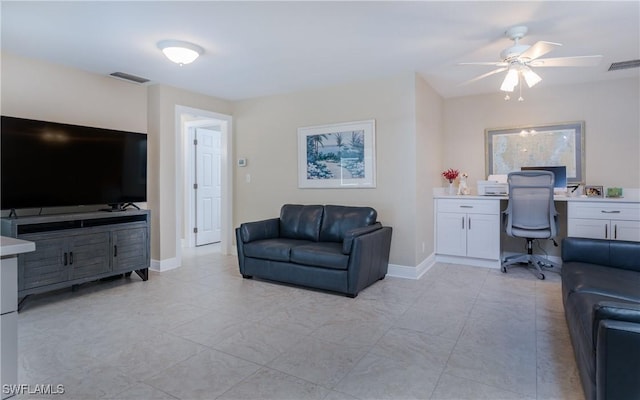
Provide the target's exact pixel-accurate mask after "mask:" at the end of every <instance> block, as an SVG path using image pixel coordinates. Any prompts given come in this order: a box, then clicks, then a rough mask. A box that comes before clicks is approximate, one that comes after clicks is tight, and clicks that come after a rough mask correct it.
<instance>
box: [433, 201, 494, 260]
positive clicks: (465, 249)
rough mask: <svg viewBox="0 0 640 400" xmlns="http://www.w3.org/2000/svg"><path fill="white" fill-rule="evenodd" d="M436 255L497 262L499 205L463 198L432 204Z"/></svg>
mask: <svg viewBox="0 0 640 400" xmlns="http://www.w3.org/2000/svg"><path fill="white" fill-rule="evenodd" d="M436 254H438V255H444V256H456V257H465V258H467V259H484V260H492V261H496V260H499V259H500V202H499V201H495V200H478V199H471V198H468V199H464V198H439V199H437V200H436Z"/></svg>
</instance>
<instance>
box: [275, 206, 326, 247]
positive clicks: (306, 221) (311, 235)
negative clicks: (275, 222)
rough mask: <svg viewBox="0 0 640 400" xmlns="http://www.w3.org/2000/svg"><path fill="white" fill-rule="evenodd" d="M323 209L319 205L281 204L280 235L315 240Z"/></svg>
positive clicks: (317, 236) (318, 233)
mask: <svg viewBox="0 0 640 400" xmlns="http://www.w3.org/2000/svg"><path fill="white" fill-rule="evenodd" d="M323 211H324V210H323V207H322V206H320V205H311V206H305V205H301V204H285V205H283V206H282V208H281V209H280V237H281V238H287V239H299V240H312V241H314V242H317V241H318V239H319V236H320V223H321V221H322V213H323Z"/></svg>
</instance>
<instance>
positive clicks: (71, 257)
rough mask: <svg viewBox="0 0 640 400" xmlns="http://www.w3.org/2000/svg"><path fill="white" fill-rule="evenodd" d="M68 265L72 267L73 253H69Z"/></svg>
mask: <svg viewBox="0 0 640 400" xmlns="http://www.w3.org/2000/svg"><path fill="white" fill-rule="evenodd" d="M69 265H73V251H70V252H69Z"/></svg>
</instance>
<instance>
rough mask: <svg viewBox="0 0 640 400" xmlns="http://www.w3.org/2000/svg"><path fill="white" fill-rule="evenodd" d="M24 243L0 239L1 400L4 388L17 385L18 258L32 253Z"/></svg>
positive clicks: (32, 248)
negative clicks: (19, 255)
mask: <svg viewBox="0 0 640 400" xmlns="http://www.w3.org/2000/svg"><path fill="white" fill-rule="evenodd" d="M35 249H36V245H35V243H33V242H28V241H26V240H20V239H14V238H10V237H5V236H0V308H1V309H2V314H1V315H0V355H1V361H0V381H1V384H2V386H0V388H2V389H3V390H1V391H0V392H1V393H2V398H3V399H5V398H7V397H11V396H12V395H13V393H5V390H4V388H5V385H17V384H18V312H17V310H18V254H22V253H28V252H30V251H34V250H35Z"/></svg>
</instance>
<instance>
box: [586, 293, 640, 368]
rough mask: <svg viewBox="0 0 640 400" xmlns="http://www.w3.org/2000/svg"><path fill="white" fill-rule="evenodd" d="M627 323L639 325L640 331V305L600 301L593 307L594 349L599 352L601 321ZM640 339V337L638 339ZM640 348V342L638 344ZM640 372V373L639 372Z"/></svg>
mask: <svg viewBox="0 0 640 400" xmlns="http://www.w3.org/2000/svg"><path fill="white" fill-rule="evenodd" d="M607 320H611V321H625V322H632V323H635V324H637V325H638V328H639V329H640V304H635V303H627V302H619V301H600V302H598V303H596V304H594V305H593V348H594V350H597V346H598V342H599V340H600V339H599V338H598V334H599V332H600V322H601V321H607ZM638 339H640V337H639V338H638ZM638 346H640V342H639V343H638ZM639 372H640V371H639Z"/></svg>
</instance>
